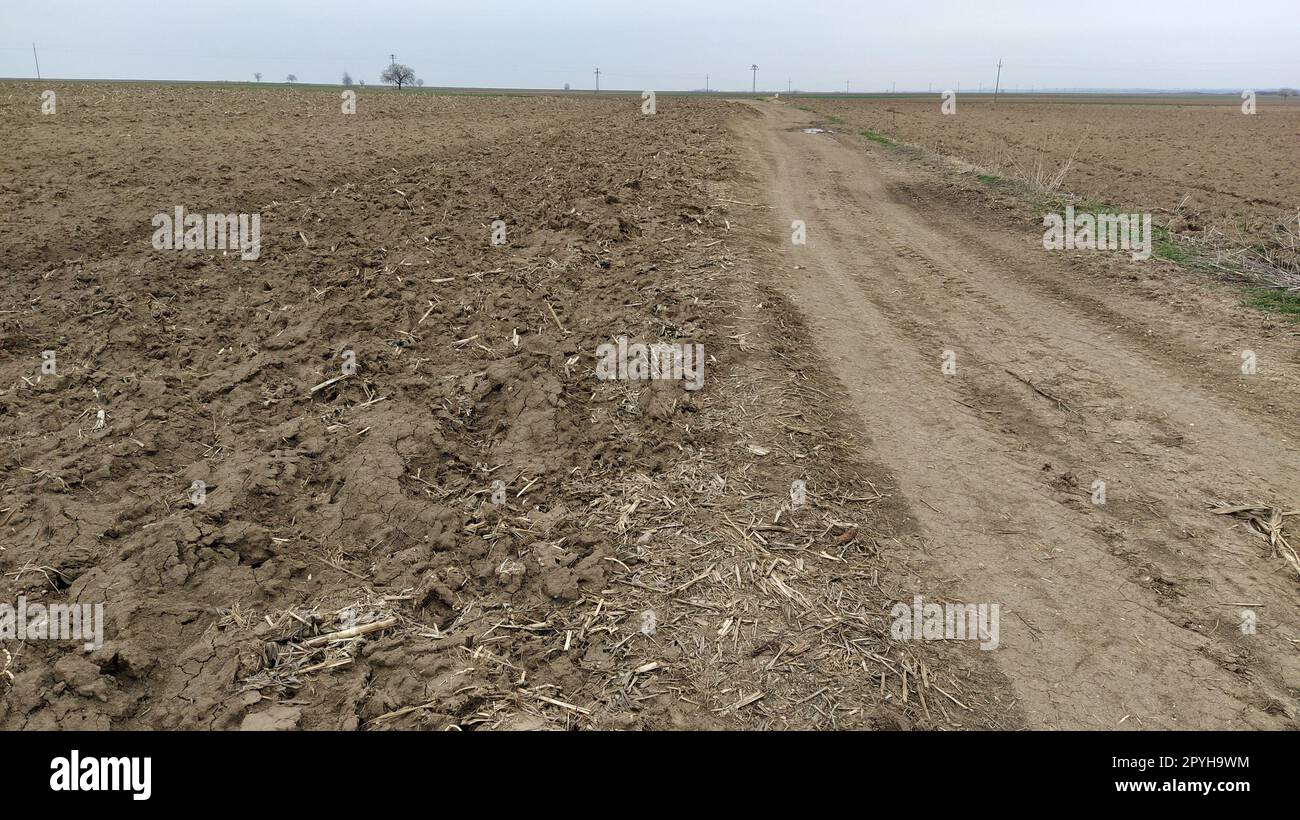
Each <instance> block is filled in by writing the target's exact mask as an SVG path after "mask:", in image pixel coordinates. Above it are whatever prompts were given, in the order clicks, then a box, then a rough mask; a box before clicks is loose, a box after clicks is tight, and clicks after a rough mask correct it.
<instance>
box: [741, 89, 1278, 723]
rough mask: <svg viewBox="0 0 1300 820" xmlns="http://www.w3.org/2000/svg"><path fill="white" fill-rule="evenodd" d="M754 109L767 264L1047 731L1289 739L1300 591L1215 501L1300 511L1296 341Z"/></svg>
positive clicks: (943, 566) (943, 572)
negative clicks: (1252, 369) (800, 229)
mask: <svg viewBox="0 0 1300 820" xmlns="http://www.w3.org/2000/svg"><path fill="white" fill-rule="evenodd" d="M753 107H754V108H755V109H757V110H758V111H759V112H760V113H761V116H760V117H754V118H750V119H747V120H746V121H744V122H741V123H738V124H737V125H736V126H735V128H736V131H737V133H738V134H739V135H740V137H741V139H742V141H743V142H744V143H745V145H746V147H747V151H748V152H750V157H749V158H750V159H751V160H752V161H753V162H754V163H755V168H756V169H757V170H756V177H755V179H756V180H759V181H757V182H755V190H754V191H753V194H754V195H755V196H760V197H764V199H763V200H762V201H763V202H765V203H766V205H767V206H768V207H767V208H766V209H755V210H754V211H753V213H754V218H755V220H756V221H760V220H765V221H764V222H763V224H762V226H761V227H762V230H763V232H764V234H765V235H766V236H770V237H773V238H772V239H770V245H768V246H767V250H769V251H770V256H768V257H767V259H769V260H770V261H769V264H770V265H771V267H772V269H773V272H774V273H775V277H776V279H777V281H780V282H783V283H784V284H783V288H784V290H785V293H786V295H787V296H788V298H789V299H790V301H791V302H792V303H793V304H794V305H795V306H796V307H797V308H798V310H799V311H800V312H801V313H802V318H803V320H804V322H805V323H806V324H807V325H808V327H810V328H812V331H813V336H814V339H815V343H816V345H817V346H818V351H816V352H817V353H818V354H819V356H820V357H821V358H822V359H823V360H825V361H827V362H829V363H830V367H831V369H832V370H833V375H834V376H835V377H836V378H837V379H838V381H839V383H840V384H841V385H842V387H843V394H842V397H843V406H844V409H845V411H846V412H847V413H849V414H851V415H852V416H854V417H856V422H857V423H858V424H860V425H861V427H862V428H863V429H864V430H865V432H866V434H867V435H869V436H870V437H871V440H872V441H873V442H874V448H875V452H872V453H868V454H865V457H866V458H867V459H869V460H874V461H875V462H877V463H879V464H881V465H883V466H884V467H885V468H886V469H887V470H889V471H890V472H891V473H892V475H893V477H894V478H895V480H896V482H897V485H898V487H899V489H900V492H901V493H902V494H903V496H904V497H905V500H906V503H907V505H908V506H909V508H910V510H911V512H912V514H913V515H914V518H915V523H916V524H917V526H918V528H919V533H920V536H919V537H918V538H917V539H915V540H914V542H912V543H911V544H909V549H916V550H922V551H924V552H925V558H924V561H923V563H924V566H926V567H927V572H928V574H929V576H930V577H929V580H930V581H932V582H933V583H935V584H938V585H940V587H939V588H940V589H942V591H943V595H944V596H945V597H946V598H947V599H948V600H951V601H959V602H966V603H998V604H1000V605H1001V607H1002V619H1001V645H1000V647H999V648H998V649H996V650H995V651H994V653H993V654H994V655H995V658H996V662H997V665H998V666H999V667H1000V668H1001V670H1002V672H1003V673H1004V674H1005V675H1006V677H1007V678H1008V679H1009V680H1010V681H1011V685H1012V687H1013V689H1014V692H1013V693H1012V695H1013V697H1014V698H1015V699H1017V700H1018V701H1019V705H1020V707H1021V708H1022V709H1023V710H1024V714H1025V716H1026V718H1027V720H1028V721H1029V723H1030V725H1031V726H1034V727H1038V728H1049V727H1050V728H1115V727H1123V728H1147V729H1151V728H1205V729H1225V728H1239V729H1240V728H1281V727H1294V726H1295V725H1296V719H1297V706H1296V697H1295V693H1296V691H1297V687H1300V662H1298V661H1297V658H1300V655H1298V654H1297V653H1298V651H1300V646H1298V645H1297V641H1296V639H1297V638H1300V620H1298V616H1300V611H1298V610H1297V606H1296V600H1297V593H1300V584H1297V579H1296V577H1295V574H1294V572H1292V571H1291V570H1289V569H1288V568H1287V567H1286V564H1285V563H1284V562H1283V560H1282V559H1281V558H1279V557H1277V556H1275V555H1271V554H1270V551H1269V548H1268V546H1267V544H1265V543H1264V541H1263V540H1261V539H1260V538H1258V537H1257V536H1256V535H1255V534H1253V533H1252V532H1251V531H1250V530H1249V528H1248V526H1247V525H1246V524H1244V523H1243V522H1242V521H1241V520H1240V519H1238V518H1234V517H1231V516H1220V515H1214V514H1211V513H1210V509H1211V507H1212V506H1213V505H1214V504H1215V503H1225V504H1243V503H1254V502H1268V503H1271V504H1274V505H1276V506H1281V507H1285V508H1286V509H1290V507H1289V506H1286V505H1294V504H1295V503H1296V501H1297V499H1300V479H1298V478H1297V474H1296V471H1295V465H1296V460H1295V454H1294V447H1293V442H1294V441H1295V437H1296V433H1297V429H1298V427H1300V425H1297V419H1296V414H1295V411H1294V407H1293V404H1292V403H1291V402H1290V400H1287V399H1285V397H1286V396H1294V395H1295V388H1296V375H1297V372H1296V371H1297V367H1296V357H1295V354H1294V353H1293V352H1292V351H1293V350H1294V334H1293V331H1278V330H1270V329H1267V323H1264V322H1256V324H1255V326H1251V325H1250V323H1249V321H1246V322H1243V321H1242V320H1241V319H1240V318H1239V314H1234V315H1235V316H1238V318H1236V319H1233V318H1232V317H1228V318H1224V314H1223V313H1222V312H1219V311H1216V310H1215V309H1216V307H1218V306H1220V303H1222V304H1223V305H1229V304H1230V299H1231V297H1230V295H1223V296H1219V295H1217V292H1216V291H1215V290H1214V287H1216V286H1211V285H1209V284H1207V283H1199V289H1201V290H1205V289H1208V290H1209V295H1208V296H1206V297H1205V298H1204V299H1202V300H1188V299H1184V298H1176V299H1171V300H1169V301H1168V302H1164V303H1158V302H1153V301H1152V300H1151V299H1150V298H1149V297H1148V296H1147V295H1146V294H1145V293H1144V292H1143V288H1142V285H1141V284H1140V282H1141V281H1142V280H1143V279H1144V277H1146V274H1145V273H1144V272H1143V271H1144V269H1143V268H1142V267H1141V266H1143V265H1147V266H1152V267H1158V266H1160V265H1163V264H1164V263H1160V262H1158V261H1157V260H1154V259H1152V260H1148V261H1146V262H1132V261H1130V260H1129V258H1128V256H1127V255H1125V256H1124V257H1122V258H1121V257H1119V256H1105V258H1097V257H1098V256H1099V254H1091V255H1087V254H1076V255H1068V254H1065V253H1063V252H1056V253H1054V252H1048V251H1044V250H1043V249H1042V245H1041V241H1040V240H1041V236H1042V233H1041V231H1042V229H1041V228H1035V227H1034V226H1033V224H1032V223H1030V222H1028V221H1026V220H1024V219H1021V220H1020V221H1019V222H1017V221H1016V220H1015V219H1014V218H1012V217H1009V216H1008V215H1006V214H1005V213H1002V212H997V211H994V210H992V209H990V208H988V207H986V206H985V205H983V204H981V203H979V202H976V201H974V200H972V198H971V197H963V196H959V195H958V194H957V193H956V192H954V191H953V190H951V188H950V187H949V186H947V185H946V183H944V182H943V181H942V180H940V179H938V178H937V177H936V176H935V172H934V171H933V170H931V169H927V168H925V167H922V163H920V162H919V161H918V160H916V158H915V156H914V155H912V154H909V152H907V151H905V150H900V149H897V148H893V147H889V146H883V145H879V144H876V143H872V142H869V141H867V140H866V139H864V138H863V137H861V136H859V135H856V134H842V133H836V134H829V133H805V132H804V131H803V130H802V129H803V128H804V127H807V126H809V125H814V124H816V125H825V123H823V122H819V121H818V120H817V119H816V117H815V116H814V115H812V114H809V113H807V112H804V111H800V110H797V109H795V108H793V107H792V106H789V105H786V104H783V103H779V102H778V103H755V104H753ZM830 127H831V128H835V127H836V126H830ZM1039 216H1040V217H1041V214H1040V215H1039ZM794 220H802V221H804V222H805V223H806V226H807V243H806V244H805V245H797V244H794V243H793V242H792V240H791V234H792V230H791V225H792V222H793V221H794ZM756 232H757V231H756ZM1085 257H1086V258H1085ZM1162 270H1163V269H1162ZM1162 275H1163V274H1162ZM1135 282H1137V283H1139V284H1134V283H1135ZM1148 284H1149V282H1148ZM1188 287H1189V288H1191V287H1193V285H1191V284H1189V286H1188ZM1261 324H1262V325H1263V326H1264V328H1265V329H1261ZM1288 341H1289V342H1290V344H1289V346H1288V344H1287V343H1288ZM1244 350H1250V351H1253V352H1254V353H1255V355H1256V357H1257V361H1258V363H1259V364H1258V372H1257V373H1256V374H1254V375H1243V374H1242V372H1241V363H1242V359H1241V358H1240V357H1241V353H1242V351H1244ZM945 357H946V358H945ZM946 360H947V361H951V362H952V363H954V364H955V367H956V372H955V374H945V372H944V368H943V365H944V362H945V361H946ZM1095 482H1104V486H1105V498H1104V501H1105V503H1104V504H1096V503H1094V501H1095V500H1097V499H1099V496H1098V495H1097V493H1096V491H1097V490H1098V489H1100V488H1101V486H1102V485H1100V484H1096V483H1095ZM918 592H919V590H918ZM1252 614H1253V617H1254V619H1255V623H1256V631H1255V633H1254V634H1248V632H1249V629H1245V630H1243V622H1244V621H1246V620H1249V619H1250V618H1251V617H1252ZM972 651H975V650H974V648H973V647H972Z"/></svg>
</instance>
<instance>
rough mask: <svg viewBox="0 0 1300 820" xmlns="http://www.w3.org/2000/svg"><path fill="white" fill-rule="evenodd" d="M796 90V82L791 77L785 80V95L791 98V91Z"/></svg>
mask: <svg viewBox="0 0 1300 820" xmlns="http://www.w3.org/2000/svg"><path fill="white" fill-rule="evenodd" d="M793 88H794V80H793V79H791V78H790V77H786V78H785V95H786V96H787V97H788V96H790V91H791V90H792V89H793Z"/></svg>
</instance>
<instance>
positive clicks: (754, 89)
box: [749, 65, 758, 94]
mask: <svg viewBox="0 0 1300 820" xmlns="http://www.w3.org/2000/svg"><path fill="white" fill-rule="evenodd" d="M749 70H750V71H752V72H754V85H753V88H752V89H751V90H752V93H754V94H757V93H758V66H757V65H751V66H750V67H749Z"/></svg>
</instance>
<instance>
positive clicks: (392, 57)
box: [388, 54, 397, 66]
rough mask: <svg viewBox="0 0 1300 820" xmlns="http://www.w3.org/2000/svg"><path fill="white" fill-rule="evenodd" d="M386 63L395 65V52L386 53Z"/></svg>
mask: <svg viewBox="0 0 1300 820" xmlns="http://www.w3.org/2000/svg"><path fill="white" fill-rule="evenodd" d="M388 64H389V65H390V66H392V65H397V55H396V54H389V55H388Z"/></svg>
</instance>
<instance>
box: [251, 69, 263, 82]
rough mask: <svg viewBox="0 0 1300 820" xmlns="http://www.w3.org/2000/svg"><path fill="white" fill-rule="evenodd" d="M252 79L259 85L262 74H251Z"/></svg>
mask: <svg viewBox="0 0 1300 820" xmlns="http://www.w3.org/2000/svg"><path fill="white" fill-rule="evenodd" d="M253 79H254V80H257V81H258V82H259V83H260V82H261V81H262V72H260V71H256V72H253Z"/></svg>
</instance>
